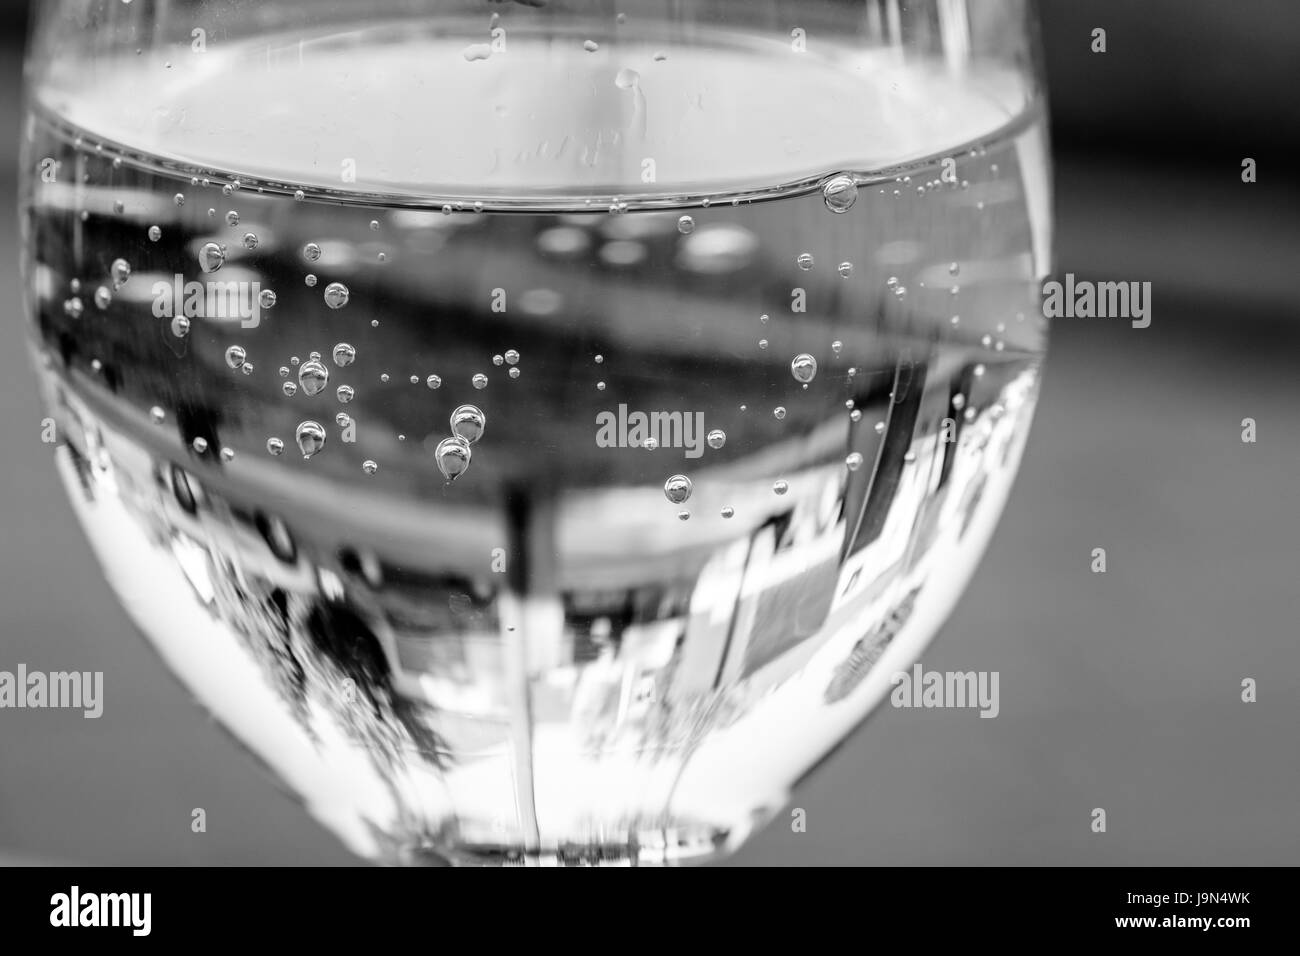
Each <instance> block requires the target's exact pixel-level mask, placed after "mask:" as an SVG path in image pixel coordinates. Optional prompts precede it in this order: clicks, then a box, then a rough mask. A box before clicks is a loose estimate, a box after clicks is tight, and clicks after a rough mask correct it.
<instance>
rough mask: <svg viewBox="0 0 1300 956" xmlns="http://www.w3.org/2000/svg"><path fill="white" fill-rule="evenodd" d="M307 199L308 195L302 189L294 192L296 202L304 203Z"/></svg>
mask: <svg viewBox="0 0 1300 956" xmlns="http://www.w3.org/2000/svg"><path fill="white" fill-rule="evenodd" d="M306 198H307V194H306V193H305V192H303V191H302V190H301V189H295V190H294V191H293V199H294V202H302V201H303V200H304V199H306Z"/></svg>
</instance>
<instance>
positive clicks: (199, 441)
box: [190, 435, 208, 455]
mask: <svg viewBox="0 0 1300 956" xmlns="http://www.w3.org/2000/svg"><path fill="white" fill-rule="evenodd" d="M190 447H191V448H193V449H194V450H195V451H196V452H197V453H198V454H200V455H201V454H203V453H204V452H205V451H207V450H208V440H207V439H206V438H204V437H203V436H202V435H199V436H197V437H196V438H195V439H194V440H193V441H192V442H190Z"/></svg>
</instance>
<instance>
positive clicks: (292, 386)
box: [280, 382, 298, 398]
mask: <svg viewBox="0 0 1300 956" xmlns="http://www.w3.org/2000/svg"><path fill="white" fill-rule="evenodd" d="M280 391H282V392H284V394H285V395H286V396H287V397H289V398H293V397H294V396H295V395H297V394H298V383H297V382H285V383H284V384H283V385H281V386H280Z"/></svg>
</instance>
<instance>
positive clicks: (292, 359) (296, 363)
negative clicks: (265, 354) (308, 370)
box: [289, 355, 301, 368]
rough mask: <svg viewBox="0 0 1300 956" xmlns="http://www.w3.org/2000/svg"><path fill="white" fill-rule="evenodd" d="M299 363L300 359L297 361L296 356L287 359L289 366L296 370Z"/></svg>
mask: <svg viewBox="0 0 1300 956" xmlns="http://www.w3.org/2000/svg"><path fill="white" fill-rule="evenodd" d="M300 361H301V359H299V358H298V356H296V355H293V356H290V358H289V364H290V365H292V366H293V367H294V368H297V367H298V363H299V362H300Z"/></svg>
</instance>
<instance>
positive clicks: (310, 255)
mask: <svg viewBox="0 0 1300 956" xmlns="http://www.w3.org/2000/svg"><path fill="white" fill-rule="evenodd" d="M302 257H303V258H304V259H306V260H307V261H308V262H315V261H316V260H317V259H319V258H320V246H318V245H316V243H314V242H309V243H307V245H305V246H303V247H302Z"/></svg>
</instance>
